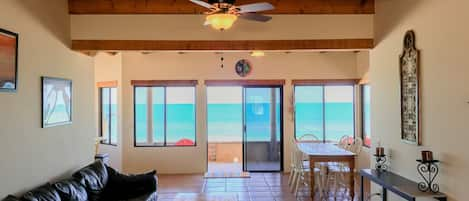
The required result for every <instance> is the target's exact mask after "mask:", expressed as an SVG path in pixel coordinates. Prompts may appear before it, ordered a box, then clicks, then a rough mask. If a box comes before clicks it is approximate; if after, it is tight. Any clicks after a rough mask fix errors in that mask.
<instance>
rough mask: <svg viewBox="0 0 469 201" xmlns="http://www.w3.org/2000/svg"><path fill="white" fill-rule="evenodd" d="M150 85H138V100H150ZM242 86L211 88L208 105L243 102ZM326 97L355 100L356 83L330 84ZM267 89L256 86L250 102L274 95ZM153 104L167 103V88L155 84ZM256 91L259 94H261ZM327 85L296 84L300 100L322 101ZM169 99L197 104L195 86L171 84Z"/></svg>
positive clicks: (336, 99) (170, 101)
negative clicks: (351, 84) (148, 88)
mask: <svg viewBox="0 0 469 201" xmlns="http://www.w3.org/2000/svg"><path fill="white" fill-rule="evenodd" d="M146 90H147V89H146V88H137V93H136V102H137V104H143V103H145V102H146V100H147V96H146V93H145V92H146ZM242 90H243V88H242V87H207V102H208V104H217V103H218V104H219V103H224V104H241V102H242V94H243V93H242ZM256 90H258V92H256ZM324 90H325V91H324V94H325V97H326V98H325V100H326V102H328V103H350V102H353V99H354V92H353V86H326V87H324ZM264 92H268V91H266V90H265V89H253V90H251V91H250V92H249V93H250V94H249V97H250V99H249V100H248V101H249V102H256V103H260V102H262V103H263V102H268V101H270V97H269V95H268V93H264ZM152 93H153V103H154V104H162V103H163V102H164V89H163V87H153V89H152ZM253 93H259V95H258V96H256V94H253ZM322 94H323V88H322V87H320V86H297V87H295V102H296V103H321V102H322V99H323V96H322ZM166 95H167V98H166V101H167V103H168V104H190V103H195V88H194V87H167V88H166Z"/></svg>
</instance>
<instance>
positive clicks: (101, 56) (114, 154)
mask: <svg viewBox="0 0 469 201" xmlns="http://www.w3.org/2000/svg"><path fill="white" fill-rule="evenodd" d="M94 75H95V78H94V80H95V83H97V82H106V81H117V84H118V86H117V146H114V145H106V144H101V145H100V147H99V152H100V153H108V154H109V165H110V166H111V167H113V168H115V169H118V170H121V169H122V134H121V132H122V54H120V53H119V54H116V55H111V54H108V53H105V52H100V53H98V54H97V55H96V56H95V57H94ZM95 97H96V98H95V101H96V103H99V88H98V87H95ZM95 112H96V115H95V117H96V122H99V115H100V114H99V104H95ZM98 125H99V123H98ZM99 133H100V128H99V126H97V129H96V136H99Z"/></svg>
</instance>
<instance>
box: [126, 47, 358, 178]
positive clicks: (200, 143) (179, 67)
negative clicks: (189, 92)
mask: <svg viewBox="0 0 469 201" xmlns="http://www.w3.org/2000/svg"><path fill="white" fill-rule="evenodd" d="M220 57H221V56H220V55H216V54H214V53H208V52H205V53H203V52H199V53H195V52H194V53H187V54H177V53H171V52H166V53H163V52H155V53H153V54H149V55H143V54H141V53H138V52H133V53H130V52H126V53H123V58H122V59H123V66H122V67H123V72H122V76H123V78H122V87H123V88H122V93H123V118H124V119H123V122H124V125H123V169H124V171H125V172H130V173H136V172H142V171H146V170H149V169H157V170H158V172H159V173H202V172H205V169H206V156H207V154H206V152H207V150H206V149H207V148H206V142H207V137H206V130H207V129H206V121H205V119H206V104H205V103H206V90H205V86H204V85H203V80H206V79H239V77H238V76H237V75H236V73H235V72H234V64H235V63H236V61H237V60H239V59H241V58H246V59H249V60H250V61H251V63H252V65H253V71H252V74H251V75H250V76H249V77H247V79H286V80H287V83H286V85H285V87H284V94H285V95H284V153H285V154H284V155H285V160H284V164H285V165H284V166H285V169H286V171H289V165H288V164H289V163H290V157H289V154H288V153H290V143H288V142H290V141H291V139H292V137H293V127H294V126H293V122H292V121H291V119H292V118H291V113H289V112H288V107H289V104H291V103H290V97H291V95H292V93H293V90H292V86H291V80H292V79H347V78H348V79H350V78H353V79H356V78H357V70H356V55H355V53H352V52H337V53H315V52H306V53H305V52H304V53H291V54H285V53H267V56H265V57H262V58H252V57H250V56H249V55H248V54H247V53H224V55H223V57H224V58H225V62H224V64H225V67H224V68H223V69H222V68H221V67H220ZM146 79H150V80H168V79H169V80H171V79H196V80H199V85H198V86H197V90H196V93H197V119H198V121H197V147H171V148H158V147H147V148H141V147H139V148H134V139H133V135H134V134H133V133H134V132H133V88H132V86H131V85H130V81H131V80H146Z"/></svg>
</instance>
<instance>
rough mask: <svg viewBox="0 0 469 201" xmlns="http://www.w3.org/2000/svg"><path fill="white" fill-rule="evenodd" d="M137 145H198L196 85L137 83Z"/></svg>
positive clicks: (135, 107)
mask: <svg viewBox="0 0 469 201" xmlns="http://www.w3.org/2000/svg"><path fill="white" fill-rule="evenodd" d="M134 93H135V94H134V95H135V101H134V111H135V117H134V121H135V146H195V142H196V132H195V128H196V123H195V87H194V86H188V87H185V86H176V87H170V86H154V87H147V86H145V87H140V86H135V90H134Z"/></svg>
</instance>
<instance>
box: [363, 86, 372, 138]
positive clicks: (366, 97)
mask: <svg viewBox="0 0 469 201" xmlns="http://www.w3.org/2000/svg"><path fill="white" fill-rule="evenodd" d="M370 92H371V91H370V85H361V103H362V105H361V107H362V138H363V144H364V145H365V146H367V147H371V107H370V106H371V94H370Z"/></svg>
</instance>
